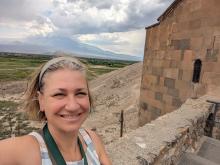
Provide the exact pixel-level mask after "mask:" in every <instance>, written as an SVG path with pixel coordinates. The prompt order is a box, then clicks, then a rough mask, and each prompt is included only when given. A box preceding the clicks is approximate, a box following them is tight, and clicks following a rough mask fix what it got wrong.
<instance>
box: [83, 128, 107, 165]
mask: <svg viewBox="0 0 220 165" xmlns="http://www.w3.org/2000/svg"><path fill="white" fill-rule="evenodd" d="M85 130H86V132H88V134H89V136H90V137H91V139H92V141H93V143H94V145H95V149H96V151H97V154H98V156H99V159H100V162H101V164H103V165H111V161H110V159H109V157H108V155H107V153H106V150H105V146H104V144H103V142H102V140H101V138H100V137H99V135H97V134H96V132H94V131H92V130H90V129H85Z"/></svg>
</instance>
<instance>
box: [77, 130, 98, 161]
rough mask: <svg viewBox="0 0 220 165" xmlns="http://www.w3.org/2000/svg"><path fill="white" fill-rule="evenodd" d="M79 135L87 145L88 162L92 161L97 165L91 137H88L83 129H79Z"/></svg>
mask: <svg viewBox="0 0 220 165" xmlns="http://www.w3.org/2000/svg"><path fill="white" fill-rule="evenodd" d="M79 133H80V135H81V136H82V137H83V140H84V141H85V143H86V145H87V153H88V154H87V156H88V157H89V160H92V162H93V164H94V165H99V164H100V162H99V157H98V154H97V152H96V150H95V146H94V144H93V141H92V139H91V137H90V136H89V134H88V132H87V131H86V130H85V129H84V128H80V129H79Z"/></svg>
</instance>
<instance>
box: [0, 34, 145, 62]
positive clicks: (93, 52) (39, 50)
mask: <svg viewBox="0 0 220 165" xmlns="http://www.w3.org/2000/svg"><path fill="white" fill-rule="evenodd" d="M0 51H1V52H17V53H34V54H54V53H55V52H56V53H57V52H63V53H68V54H77V55H78V56H80V57H92V58H104V59H117V60H132V61H142V57H139V56H131V55H127V54H118V53H114V52H111V51H105V50H102V49H100V48H97V47H95V46H91V45H88V44H83V43H79V42H77V41H74V40H72V39H70V38H67V37H32V38H28V39H26V40H25V41H24V42H13V43H7V44H0Z"/></svg>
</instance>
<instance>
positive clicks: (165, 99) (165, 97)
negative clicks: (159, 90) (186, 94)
mask: <svg viewBox="0 0 220 165" xmlns="http://www.w3.org/2000/svg"><path fill="white" fill-rule="evenodd" d="M172 100H173V97H172V96H170V95H168V94H164V95H163V102H164V103H165V105H171V104H172Z"/></svg>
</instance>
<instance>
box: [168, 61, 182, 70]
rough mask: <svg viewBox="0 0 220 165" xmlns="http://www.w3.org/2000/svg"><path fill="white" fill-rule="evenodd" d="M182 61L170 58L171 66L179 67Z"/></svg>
mask: <svg viewBox="0 0 220 165" xmlns="http://www.w3.org/2000/svg"><path fill="white" fill-rule="evenodd" d="M180 63H181V62H180V61H176V60H170V67H171V68H178V67H179V66H180Z"/></svg>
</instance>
